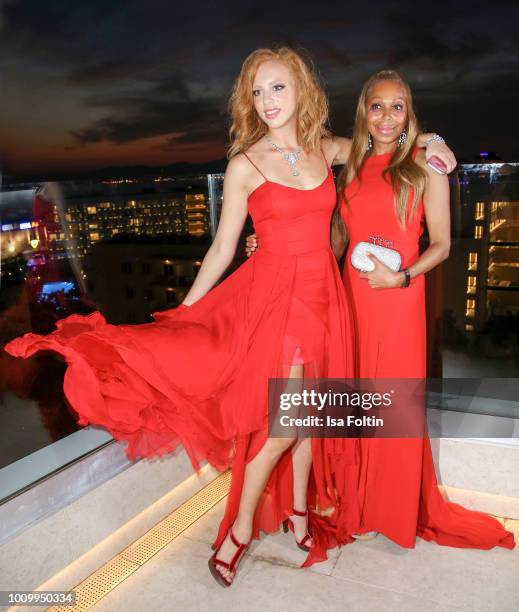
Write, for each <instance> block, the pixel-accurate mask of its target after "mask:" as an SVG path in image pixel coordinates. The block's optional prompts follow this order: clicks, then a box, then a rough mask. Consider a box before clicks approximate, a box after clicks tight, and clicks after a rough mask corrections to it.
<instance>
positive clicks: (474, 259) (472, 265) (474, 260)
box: [468, 252, 478, 270]
mask: <svg viewBox="0 0 519 612" xmlns="http://www.w3.org/2000/svg"><path fill="white" fill-rule="evenodd" d="M468 269H469V270H477V269H478V254H477V253H474V252H471V253H469V265H468Z"/></svg>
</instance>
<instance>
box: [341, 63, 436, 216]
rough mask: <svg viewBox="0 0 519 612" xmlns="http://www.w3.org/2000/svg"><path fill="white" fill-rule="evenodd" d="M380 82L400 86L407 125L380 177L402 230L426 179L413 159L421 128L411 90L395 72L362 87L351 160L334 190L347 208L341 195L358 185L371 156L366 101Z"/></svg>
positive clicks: (384, 73)
mask: <svg viewBox="0 0 519 612" xmlns="http://www.w3.org/2000/svg"><path fill="white" fill-rule="evenodd" d="M380 81H394V82H397V83H398V84H399V85H401V86H402V89H403V90H404V94H405V99H406V102H407V123H406V127H405V129H406V131H407V139H406V141H405V143H404V144H403V145H402V146H398V147H397V148H396V150H395V152H394V153H393V155H392V156H391V159H390V160H389V164H388V166H387V168H385V169H384V171H383V173H382V174H383V176H384V178H386V180H389V182H390V183H391V185H392V187H393V193H394V202H395V213H396V215H397V218H398V221H399V223H400V226H401V227H402V228H405V227H406V226H407V222H408V220H409V217H411V216H412V215H413V214H414V213H415V211H416V208H417V206H418V202H419V200H420V198H421V197H422V195H423V192H424V189H425V185H426V180H427V175H426V173H425V172H424V170H422V168H420V166H418V164H417V163H416V162H415V161H414V159H413V157H412V152H413V149H414V148H415V146H416V139H417V137H418V135H419V134H420V126H419V124H418V119H417V117H416V113H415V110H414V108H413V97H412V94H411V88H410V87H409V84H408V83H407V81H406V80H405V79H404V77H403V76H402V75H401V74H399V73H398V72H396V71H395V70H382V71H380V72H377V73H376V74H374V75H373V76H371V77H370V78H369V79H368V80H367V81H366V83H364V86H363V88H362V91H361V93H360V96H359V101H358V104H357V111H356V113H355V125H354V128H353V142H352V145H351V153H350V157H349V159H348V162H347V164H346V165H345V166H344V168H343V169H342V171H341V173H340V175H339V178H338V181H337V190H338V192H339V194H340V199H341V200H342V201H344V202H345V204H346V205H347V204H348V200H347V198H346V195H345V193H344V188H345V187H347V186H348V185H349V184H350V183H351V182H352V181H353V180H354V179H355V178H358V180H359V182H360V180H361V178H360V174H361V170H362V166H363V165H364V162H365V161H366V159H367V158H368V157H369V156H370V155H371V152H370V151H368V137H369V132H368V127H367V122H366V101H367V98H368V96H369V93H370V90H371V88H372V87H373V85H374V84H375V83H378V82H380ZM411 193H412V196H413V201H412V206H411V210H410V211H409V212H408V211H407V203H408V200H409V196H410V194H411Z"/></svg>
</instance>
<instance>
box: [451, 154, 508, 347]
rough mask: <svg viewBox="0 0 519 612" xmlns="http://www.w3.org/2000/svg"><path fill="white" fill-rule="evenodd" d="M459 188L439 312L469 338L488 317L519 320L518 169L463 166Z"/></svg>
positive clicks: (485, 164) (501, 165)
mask: <svg viewBox="0 0 519 612" xmlns="http://www.w3.org/2000/svg"><path fill="white" fill-rule="evenodd" d="M459 186H460V202H459V203H458V206H459V208H460V211H461V219H460V228H459V236H458V237H455V238H454V239H453V242H452V247H451V255H450V257H449V259H448V260H447V261H446V262H445V264H444V266H443V267H444V275H445V280H446V284H445V292H444V294H445V296H444V307H445V308H446V309H450V310H451V311H452V312H453V313H454V316H455V319H456V324H457V327H458V328H461V329H462V330H463V331H464V332H465V333H467V334H469V335H470V334H472V333H474V332H479V331H481V330H482V329H483V328H484V326H485V324H486V322H487V321H488V320H489V318H491V317H503V316H518V317H519V164H504V163H480V164H463V165H462V166H461V167H460V169H459Z"/></svg>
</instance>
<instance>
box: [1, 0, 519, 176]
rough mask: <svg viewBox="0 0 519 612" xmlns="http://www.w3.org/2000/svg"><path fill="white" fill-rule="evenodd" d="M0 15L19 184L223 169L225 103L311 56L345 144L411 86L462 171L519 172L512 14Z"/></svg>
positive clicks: (6, 104)
mask: <svg viewBox="0 0 519 612" xmlns="http://www.w3.org/2000/svg"><path fill="white" fill-rule="evenodd" d="M436 6H437V8H435V5H431V4H429V5H424V4H422V3H417V2H412V1H410V0H401V1H399V2H393V1H390V2H382V1H378V0H372V1H371V2H369V3H366V4H365V5H362V4H359V5H358V6H353V7H352V5H351V4H350V3H346V2H326V1H321V2H312V3H310V2H304V1H300V2H298V3H283V4H281V3H276V4H275V5H263V4H258V3H257V2H250V1H247V0H242V1H237V0H232V1H231V2H225V3H213V2H208V1H205V0H204V1H197V2H195V3H192V5H191V6H189V7H185V6H180V3H171V2H166V1H157V0H150V1H147V2H142V1H138V2H137V1H132V0H104V1H100V0H91V1H90V2H88V3H86V2H85V3H83V2H81V3H66V2H63V1H61V0H60V1H57V0H48V1H42V2H37V1H36V0H25V1H22V0H3V1H0V73H1V75H2V77H1V78H2V122H1V124H0V143H1V144H0V155H1V164H2V170H3V171H4V172H5V173H8V174H10V175H12V176H21V175H24V174H34V173H45V172H52V173H56V172H59V173H71V174H73V173H82V172H85V171H89V170H92V169H96V168H102V167H106V166H123V165H140V164H143V165H166V164H171V163H175V162H180V161H187V162H192V163H203V162H206V161H209V160H212V159H219V158H222V157H224V156H225V152H226V144H227V127H228V118H227V114H226V104H227V97H228V95H229V92H230V89H231V86H232V83H233V80H234V79H235V77H236V76H237V74H238V72H239V69H240V66H241V63H242V61H243V60H244V59H245V57H246V56H247V55H248V54H249V53H250V52H251V51H252V50H253V49H255V48H257V47H262V46H269V45H271V44H275V43H285V44H289V45H293V46H295V47H296V48H297V47H302V48H303V49H305V50H306V51H307V52H308V53H309V54H310V56H311V57H312V58H313V60H314V62H315V65H316V67H317V69H318V72H319V74H320V76H321V79H322V81H323V83H324V85H325V88H326V91H327V93H328V96H329V99H330V103H331V109H332V117H331V122H332V124H331V127H332V129H333V131H334V132H335V133H337V134H339V135H350V133H351V126H352V118H353V109H354V106H355V102H356V98H357V96H358V93H359V90H360V87H361V85H362V83H363V81H364V80H365V79H366V78H367V77H368V76H369V75H370V74H372V73H373V72H376V71H377V70H380V69H382V68H395V69H397V70H400V71H401V72H402V73H403V74H404V76H406V77H407V78H408V80H409V81H410V83H411V87H412V89H413V93H414V97H415V104H416V107H417V110H418V115H419V118H420V120H421V122H422V125H423V126H424V128H425V129H427V130H429V131H436V132H439V133H440V134H442V135H443V136H444V137H445V138H446V139H447V141H448V143H449V144H450V146H451V147H452V148H453V149H454V151H455V153H456V154H457V156H458V157H459V158H460V159H463V158H465V159H467V160H471V159H473V157H474V156H475V155H476V154H477V153H478V152H479V151H485V150H491V151H496V152H497V154H498V155H499V156H500V157H501V158H502V159H504V160H506V161H519V150H518V145H517V125H516V123H517V121H516V117H515V114H516V108H517V107H518V105H519V53H518V50H519V34H518V27H517V23H518V18H519V10H518V9H517V8H516V6H514V3H511V2H494V3H488V2H483V1H479V0H475V1H472V2H469V1H468V0H459V1H458V2H457V3H455V4H454V5H447V4H445V5H436Z"/></svg>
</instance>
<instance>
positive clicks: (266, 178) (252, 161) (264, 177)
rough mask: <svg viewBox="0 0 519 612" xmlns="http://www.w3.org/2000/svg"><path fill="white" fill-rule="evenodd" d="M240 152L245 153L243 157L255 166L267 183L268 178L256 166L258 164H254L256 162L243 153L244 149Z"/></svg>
mask: <svg viewBox="0 0 519 612" xmlns="http://www.w3.org/2000/svg"><path fill="white" fill-rule="evenodd" d="M242 153H243V154H244V155H245V157H246V158H247V159H248V160H249V161H250V163H251V164H252V165H253V166H254V167H255V168H256V170H257V171H258V172H259V173H260V174H261V176H262V177H263V178H264V179H265V180H266V181H267V183H268V182H269V180H268V178H267V177H266V176H265V175H264V174H263V172H262V171H261V170H260V169H259V168H258V166H256V164H255V163H254V162H253V161H252V159H251V158H250V157H249V156H248V155H247V153H245V151H242Z"/></svg>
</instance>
